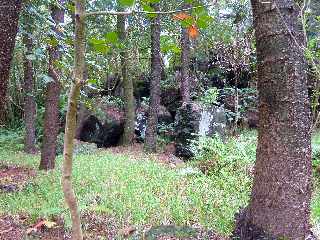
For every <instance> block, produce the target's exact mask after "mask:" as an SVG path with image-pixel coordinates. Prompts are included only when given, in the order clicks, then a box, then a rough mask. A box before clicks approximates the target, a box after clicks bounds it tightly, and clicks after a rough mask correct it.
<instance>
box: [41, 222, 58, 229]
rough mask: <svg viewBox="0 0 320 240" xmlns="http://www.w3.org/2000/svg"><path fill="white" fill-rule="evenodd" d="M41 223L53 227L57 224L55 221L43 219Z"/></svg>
mask: <svg viewBox="0 0 320 240" xmlns="http://www.w3.org/2000/svg"><path fill="white" fill-rule="evenodd" d="M43 225H44V226H46V227H47V228H53V227H55V226H56V225H57V224H56V223H55V222H51V221H47V220H46V221H44V222H43Z"/></svg>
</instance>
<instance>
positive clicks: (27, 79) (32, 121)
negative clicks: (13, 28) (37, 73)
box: [23, 34, 37, 154]
mask: <svg viewBox="0 0 320 240" xmlns="http://www.w3.org/2000/svg"><path fill="white" fill-rule="evenodd" d="M23 42H24V45H25V47H26V52H25V59H24V117H25V125H26V126H25V127H26V133H25V143H24V151H25V152H26V153H30V154H34V153H36V151H37V149H36V111H37V106H36V101H35V96H34V95H35V91H34V74H33V66H32V61H31V60H29V59H28V58H27V55H29V54H32V47H33V44H32V39H31V38H30V37H29V36H28V35H27V34H25V35H24V39H23Z"/></svg>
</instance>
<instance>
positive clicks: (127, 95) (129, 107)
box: [117, 9, 135, 145]
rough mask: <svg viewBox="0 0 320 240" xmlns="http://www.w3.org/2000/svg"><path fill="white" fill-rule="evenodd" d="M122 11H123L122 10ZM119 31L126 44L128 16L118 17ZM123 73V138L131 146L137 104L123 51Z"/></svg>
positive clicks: (125, 55)
mask: <svg viewBox="0 0 320 240" xmlns="http://www.w3.org/2000/svg"><path fill="white" fill-rule="evenodd" d="M120 10H121V9H120ZM117 31H118V36H119V40H120V41H121V42H122V43H125V41H126V39H127V34H126V16H123V15H118V16H117ZM120 60H121V73H122V82H123V88H124V113H125V124H124V132H123V136H122V143H123V145H130V144H131V143H132V141H133V137H134V123H135V104H134V96H133V82H132V78H131V77H129V76H128V52H127V49H123V50H122V51H121V53H120Z"/></svg>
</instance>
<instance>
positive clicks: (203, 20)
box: [197, 15, 213, 29]
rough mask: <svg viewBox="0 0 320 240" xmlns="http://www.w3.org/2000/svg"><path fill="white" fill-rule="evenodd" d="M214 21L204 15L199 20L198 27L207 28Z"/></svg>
mask: <svg viewBox="0 0 320 240" xmlns="http://www.w3.org/2000/svg"><path fill="white" fill-rule="evenodd" d="M212 21H213V19H212V17H210V16H207V15H203V16H201V17H199V18H198V19H197V26H198V27H199V28H202V29H203V28H207V27H208V26H209V24H210V23H211V22H212Z"/></svg>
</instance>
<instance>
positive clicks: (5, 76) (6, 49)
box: [0, 0, 21, 127]
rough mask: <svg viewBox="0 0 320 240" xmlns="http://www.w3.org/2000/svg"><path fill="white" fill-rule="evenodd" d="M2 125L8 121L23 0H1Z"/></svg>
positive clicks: (0, 84)
mask: <svg viewBox="0 0 320 240" xmlns="http://www.w3.org/2000/svg"><path fill="white" fill-rule="evenodd" d="M0 6H1V7H0V49H1V51H0V127H1V126H4V125H5V122H6V104H7V95H6V94H7V87H8V80H9V74H10V64H11V60H12V57H13V49H14V45H15V39H16V35H17V31H18V21H19V14H20V10H21V0H0Z"/></svg>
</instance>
